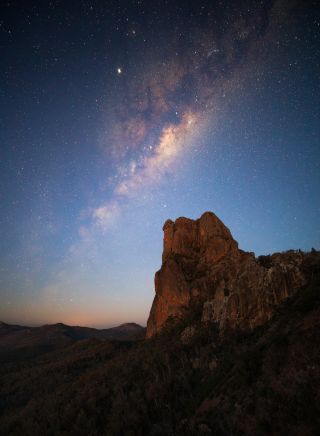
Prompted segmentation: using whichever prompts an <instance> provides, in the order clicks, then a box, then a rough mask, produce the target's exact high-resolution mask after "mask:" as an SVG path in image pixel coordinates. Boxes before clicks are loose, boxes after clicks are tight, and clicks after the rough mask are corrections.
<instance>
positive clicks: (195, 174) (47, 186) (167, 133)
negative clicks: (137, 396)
mask: <svg viewBox="0 0 320 436" xmlns="http://www.w3.org/2000/svg"><path fill="white" fill-rule="evenodd" d="M317 3H318V2H317V1H314V2H312V1H303V0H300V1H294V0H290V1H285V0H278V1H277V0H276V1H264V0H262V1H240V0H236V1H228V0H224V1H211V2H210V1H208V2H205V1H201V0H197V1H186V0H184V1H172V0H168V1H156V0H149V1H128V2H125V1H80V0H78V1H71V0H70V1H46V2H40V1H39V2H37V1H32V2H29V4H28V2H27V1H23V2H20V1H10V2H5V1H3V2H1V6H0V35H1V38H0V44H1V45H0V50H1V64H0V65H1V67H0V111H1V112H0V147H1V151H0V180H1V184H0V223H1V225H0V232H1V234H0V247H1V250H0V297H1V299H0V320H2V321H5V322H9V323H19V324H27V325H28V324H29V325H38V324H44V323H55V322H64V323H68V324H79V325H88V326H97V327H108V326H112V325H117V324H120V323H122V322H129V321H135V322H138V323H141V324H145V323H146V319H147V316H148V313H149V310H150V306H151V302H152V299H153V297H154V288H153V277H154V273H155V271H156V270H157V269H159V267H160V264H161V253H162V236H163V234H162V226H163V223H164V222H165V220H166V219H167V218H171V219H175V218H177V217H179V216H187V217H190V218H198V217H199V216H200V215H201V214H202V213H203V212H204V211H206V210H211V211H213V212H214V213H215V214H216V215H217V216H218V217H220V219H222V221H223V222H224V223H225V224H226V225H227V226H228V227H229V228H230V230H231V232H232V234H233V236H234V238H235V239H236V240H237V241H238V242H239V245H240V248H242V249H244V250H247V251H254V252H255V253H256V255H260V254H268V253H271V252H275V251H283V250H287V249H290V248H293V249H298V248H301V249H302V250H310V249H311V247H315V248H320V226H319V223H320V123H319V116H320V103H319V102H320V79H319V77H320V18H319V4H318V6H317Z"/></svg>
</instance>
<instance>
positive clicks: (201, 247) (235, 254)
mask: <svg viewBox="0 0 320 436" xmlns="http://www.w3.org/2000/svg"><path fill="white" fill-rule="evenodd" d="M163 231H164V247H163V255H162V266H161V269H160V270H159V271H158V272H157V273H156V275H155V291H156V295H155V298H154V301H153V304H152V308H151V312H150V315H149V319H148V324H147V337H151V336H153V335H154V334H156V333H157V332H159V331H160V330H161V328H163V326H164V324H165V323H166V321H167V319H168V318H169V317H171V316H172V317H183V316H184V314H185V313H186V311H187V310H188V308H189V307H190V306H191V305H192V304H193V303H194V302H195V301H197V302H201V304H202V305H203V310H202V321H203V322H216V323H218V325H219V327H220V329H221V330H224V329H227V328H235V327H239V328H253V327H255V326H257V325H259V324H262V323H263V322H265V321H266V320H268V319H269V318H270V317H271V316H272V314H273V312H274V309H275V308H276V307H277V306H278V305H279V304H280V303H281V302H282V301H284V300H285V299H286V298H287V297H288V296H289V295H291V294H292V293H294V292H295V291H296V290H297V289H298V288H300V287H301V286H303V285H304V284H305V277H304V275H303V273H302V271H301V264H302V262H303V259H304V254H303V253H302V252H295V251H289V252H285V253H276V254H273V255H272V256H270V257H269V256H268V257H261V258H258V259H256V258H255V255H254V254H253V253H247V252H244V251H242V250H239V248H238V243H237V242H236V241H235V240H234V239H233V237H232V235H231V233H230V230H229V229H228V228H227V227H226V226H225V225H224V224H223V223H222V222H221V221H220V220H219V218H218V217H217V216H216V215H214V214H213V213H212V212H206V213H204V214H203V215H202V216H201V218H199V219H197V220H191V219H188V218H178V219H177V220H176V221H175V222H173V221H171V220H168V221H166V223H165V224H164V227H163Z"/></svg>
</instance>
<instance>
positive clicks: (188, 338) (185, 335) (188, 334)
mask: <svg viewBox="0 0 320 436" xmlns="http://www.w3.org/2000/svg"><path fill="white" fill-rule="evenodd" d="M195 333H196V329H195V327H194V326H188V327H186V328H185V329H184V330H183V332H182V333H181V335H180V339H181V342H182V343H183V344H184V345H188V344H190V343H191V342H192V339H193V338H194V335H195Z"/></svg>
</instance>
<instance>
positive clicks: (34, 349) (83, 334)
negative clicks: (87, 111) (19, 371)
mask: <svg viewBox="0 0 320 436" xmlns="http://www.w3.org/2000/svg"><path fill="white" fill-rule="evenodd" d="M145 330H146V329H145V328H144V327H141V326H140V325H138V324H135V323H127V324H122V325H120V326H118V327H112V328H109V329H101V330H99V329H94V328H89V327H79V326H68V325H65V324H62V323H58V324H51V325H44V326H41V327H25V326H18V325H10V324H6V323H3V322H0V362H8V361H17V360H26V359H28V358H34V357H35V356H37V355H40V354H44V353H48V352H50V351H54V350H58V349H62V348H64V347H66V346H69V345H72V344H74V343H75V342H77V341H82V340H84V339H93V338H95V339H109V340H120V341H123V340H124V341H130V340H138V339H142V338H144V336H145Z"/></svg>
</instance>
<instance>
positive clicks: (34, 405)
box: [0, 252, 320, 436]
mask: <svg viewBox="0 0 320 436" xmlns="http://www.w3.org/2000/svg"><path fill="white" fill-rule="evenodd" d="M319 264H320V259H319V253H317V252H313V253H311V254H310V255H309V257H308V261H307V262H306V264H305V269H306V270H307V276H308V277H309V283H308V285H306V286H305V287H303V288H301V289H300V290H299V291H297V292H296V293H295V294H294V295H293V296H292V297H291V298H289V299H288V300H287V301H286V302H285V303H283V305H282V306H280V307H279V308H278V310H277V311H276V312H275V314H274V316H273V317H272V319H271V320H269V321H268V322H266V323H265V324H263V325H262V326H259V327H257V328H256V329H254V330H251V331H241V330H236V331H234V330H233V331H231V332H230V333H228V334H225V335H223V336H221V334H220V333H219V330H218V328H217V326H216V325H215V324H204V323H203V322H201V319H200V318H199V312H197V309H196V308H194V309H193V311H192V312H190V313H189V314H188V315H186V317H185V318H184V319H183V320H181V321H180V322H172V323H171V325H170V322H169V323H167V327H166V328H165V329H164V330H163V332H162V334H161V335H158V336H156V337H154V338H152V339H150V340H147V341H141V342H138V343H137V342H136V343H133V342H130V343H128V342H111V341H101V340H99V339H89V340H85V341H80V342H77V343H75V344H73V345H71V346H68V347H65V348H64V351H63V353H61V352H60V351H57V352H52V353H49V354H45V355H42V356H40V357H39V356H38V357H37V358H35V359H33V360H27V361H25V362H20V363H15V364H13V363H10V364H9V363H7V364H6V365H2V366H1V378H0V386H1V401H0V413H1V419H0V423H1V424H0V428H1V433H2V434H6V435H9V434H15V435H117V436H118V435H186V434H190V435H192V434H193V435H199V434H204V435H210V434H212V435H231V434H232V435H241V434H246V435H269V434H273V435H289V434H290V435H315V434H319V431H320V389H319V387H320V366H319V356H320V336H319V328H320V290H319V286H320V277H319Z"/></svg>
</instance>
